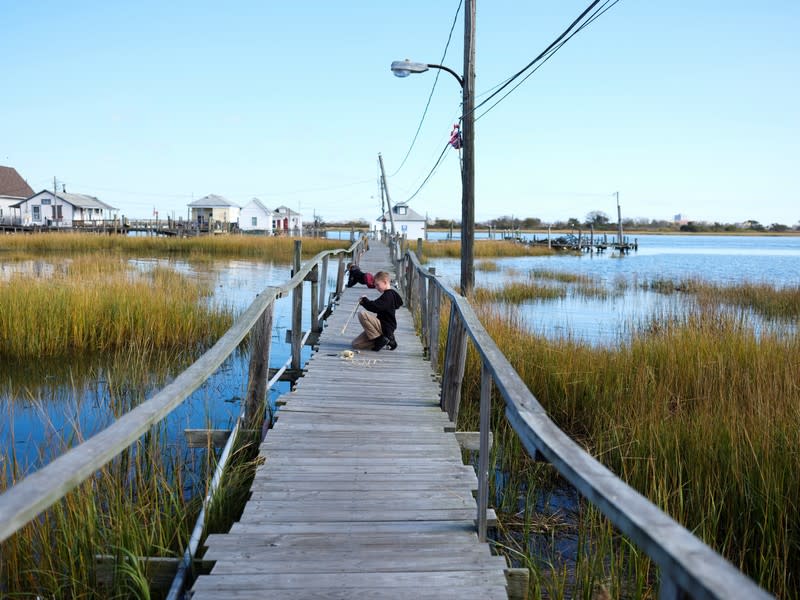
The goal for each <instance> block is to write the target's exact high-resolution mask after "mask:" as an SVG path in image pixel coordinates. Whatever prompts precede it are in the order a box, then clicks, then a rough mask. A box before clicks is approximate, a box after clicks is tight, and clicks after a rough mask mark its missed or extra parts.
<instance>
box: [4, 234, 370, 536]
mask: <svg viewBox="0 0 800 600" xmlns="http://www.w3.org/2000/svg"><path fill="white" fill-rule="evenodd" d="M362 243H363V239H359V240H357V241H356V242H355V243H354V244H352V245H351V246H350V247H349V248H347V249H337V250H326V251H323V252H320V253H319V254H317V255H316V256H314V257H313V258H312V259H311V260H309V261H307V262H306V263H305V265H303V266H302V267H301V268H300V269H297V270H296V272H295V273H294V276H293V277H292V278H291V279H290V280H289V281H287V282H286V283H284V284H283V285H280V286H273V287H269V288H267V289H266V290H264V291H263V292H262V293H261V294H259V295H258V296H257V297H256V299H255V300H254V301H253V302H252V304H250V306H249V307H248V308H247V309H246V310H245V311H244V312H243V313H242V314H241V315H240V316H239V317H238V318H237V319H236V322H235V323H234V324H233V325H232V326H231V328H230V329H229V330H228V331H227V332H225V334H224V335H223V336H222V337H221V338H220V339H219V340H218V341H217V342H216V343H215V344H214V345H213V346H212V347H211V348H210V349H209V350H208V351H206V352H205V353H204V354H203V355H202V356H201V357H200V358H198V359H197V360H196V361H195V362H194V363H192V365H191V366H189V367H188V368H187V369H186V370H185V371H183V372H182V373H181V374H180V375H178V376H177V377H176V378H175V379H174V380H173V381H172V382H171V383H170V384H168V385H167V386H166V387H164V388H163V389H161V390H160V391H159V392H157V393H156V394H155V395H153V396H152V397H151V398H150V399H149V400H146V401H145V402H143V403H142V404H140V405H139V406H137V407H135V408H133V409H132V410H130V411H129V412H127V413H126V414H125V415H123V416H122V417H120V418H119V419H117V420H116V421H115V422H114V423H113V424H111V425H109V426H108V427H107V428H106V429H104V430H103V431H100V432H99V433H97V434H96V435H94V436H92V437H91V438H89V439H88V440H86V441H85V442H83V443H81V444H79V445H78V446H75V447H74V448H71V449H70V450H68V451H67V452H65V453H64V454H62V455H61V456H59V457H58V458H56V459H54V460H53V461H52V462H50V463H49V464H47V465H46V466H44V467H42V468H41V469H39V470H38V471H36V472H34V473H32V474H30V475H28V476H27V477H25V478H24V479H22V480H21V481H19V482H17V483H16V484H15V485H13V486H12V487H11V488H9V489H8V490H6V491H5V492H4V493H3V494H0V542H2V541H3V540H5V539H7V538H8V537H9V536H11V535H12V534H14V533H15V532H16V531H18V530H19V529H20V528H21V527H23V526H24V525H25V524H27V523H28V522H30V521H31V520H33V519H34V518H35V517H36V516H37V515H39V514H40V513H41V512H43V511H44V510H46V509H47V508H49V507H50V506H52V505H53V504H54V503H56V502H57V501H58V500H60V499H61V498H63V497H64V496H65V495H66V494H67V493H69V492H70V491H71V490H73V489H74V488H76V487H77V486H78V485H79V484H80V483H82V482H83V481H85V480H86V479H88V478H89V477H90V476H91V475H92V474H93V473H94V472H96V471H97V470H98V469H100V468H102V467H103V466H105V465H106V464H108V463H109V462H110V461H111V460H112V459H113V458H114V457H115V456H117V455H118V454H119V453H120V452H122V451H123V450H124V449H125V448H127V447H128V446H130V445H131V444H132V443H133V442H135V441H136V440H137V439H138V438H139V437H140V436H141V435H143V434H144V433H145V432H146V431H147V430H148V429H149V428H150V427H151V426H153V425H155V424H156V423H158V422H159V421H161V420H162V419H164V418H165V417H166V416H167V415H168V414H169V413H170V412H172V411H173V410H174V409H175V408H177V407H178V406H179V405H180V403H181V402H183V401H184V400H185V399H186V398H187V397H188V396H189V395H190V394H191V393H192V392H194V391H195V390H196V389H197V388H199V387H200V386H201V385H202V384H203V382H205V380H206V379H208V377H210V376H211V375H212V374H213V373H214V372H215V371H216V370H217V368H219V366H220V365H221V364H222V363H223V361H224V360H225V359H227V358H228V356H229V355H230V354H231V353H232V352H233V351H234V350H236V348H237V347H238V345H239V343H240V342H241V341H242V340H243V339H244V338H245V336H246V335H247V334H248V333H249V332H250V330H251V329H252V328H253V326H254V325H255V324H256V322H257V321H258V320H259V318H260V317H261V316H262V314H263V313H264V311H265V310H266V309H267V307H268V306H270V305H271V304H272V303H273V302H274V301H275V300H276V299H277V298H281V297H283V296H286V295H288V293H289V292H290V291H292V290H293V289H295V288H296V287H298V286H302V284H303V281H304V280H305V279H306V277H307V276H308V275H309V273H310V272H311V271H312V269H315V268H316V266H317V264H318V263H319V262H320V261H321V260H322V258H323V257H325V256H328V257H330V256H334V255H339V254H341V255H344V254H354V253H356V252H358V251H359V250H360V249H361V244H362ZM340 260H341V259H340ZM337 291H338V292H340V291H341V289H339V288H338V287H337Z"/></svg>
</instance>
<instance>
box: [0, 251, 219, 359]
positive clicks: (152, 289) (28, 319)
mask: <svg viewBox="0 0 800 600" xmlns="http://www.w3.org/2000/svg"><path fill="white" fill-rule="evenodd" d="M17 237H22V236H17ZM208 294H209V289H208V287H207V286H206V285H205V284H201V283H199V282H198V281H196V280H193V279H191V278H189V277H188V276H186V275H184V274H181V273H178V272H175V271H173V270H171V269H168V268H166V267H155V268H153V269H152V270H150V271H144V272H142V271H134V270H132V269H131V268H130V267H129V266H128V265H127V263H126V262H125V261H124V260H123V259H121V258H119V257H111V258H99V257H83V258H78V259H74V260H72V261H64V262H60V263H56V268H55V271H54V273H53V275H52V276H51V277H47V278H35V277H26V276H22V275H16V276H14V277H13V278H12V279H11V280H10V281H9V282H7V283H6V284H0V359H3V360H7V361H20V360H26V359H36V358H42V357H51V356H58V355H66V354H70V353H73V354H78V353H81V354H82V353H107V352H113V351H116V350H118V349H120V348H124V347H128V346H133V347H137V348H140V349H141V350H142V351H145V352H147V351H149V350H154V349H172V350H175V351H184V350H187V349H193V348H195V347H196V346H197V345H198V344H204V343H208V342H209V341H211V340H214V339H216V338H217V337H219V336H220V335H221V334H222V333H223V332H224V331H225V330H226V329H227V328H228V327H230V324H231V323H232V319H233V315H232V311H231V310H229V309H225V308H223V307H212V306H210V305H208V304H207V303H206V302H201V301H200V300H201V299H202V298H203V297H204V296H206V295H208Z"/></svg>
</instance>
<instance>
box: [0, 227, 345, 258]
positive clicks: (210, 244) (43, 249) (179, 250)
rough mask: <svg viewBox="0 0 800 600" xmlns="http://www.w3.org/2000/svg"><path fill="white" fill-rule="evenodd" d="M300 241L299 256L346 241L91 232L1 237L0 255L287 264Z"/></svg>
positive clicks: (305, 255)
mask: <svg viewBox="0 0 800 600" xmlns="http://www.w3.org/2000/svg"><path fill="white" fill-rule="evenodd" d="M296 239H300V240H301V241H302V242H303V256H304V257H310V256H314V255H315V254H318V253H319V252H322V251H323V250H332V249H336V248H347V247H349V246H350V243H349V241H340V240H328V239H324V238H290V237H274V236H270V237H266V236H255V235H206V236H197V237H191V238H179V237H160V236H142V237H128V236H120V235H97V234H92V233H40V234H32V235H9V236H4V238H3V248H2V250H0V255H4V253H5V252H8V253H9V255H12V256H17V257H18V256H20V255H24V256H27V255H38V256H41V255H52V254H58V255H59V256H64V255H69V256H74V255H76V254H84V253H101V252H102V253H109V252H112V253H119V254H122V255H125V256H131V255H135V256H192V255H200V256H203V255H205V256H238V257H251V258H262V259H267V260H271V261H275V262H284V263H288V262H290V261H291V260H292V256H293V255H294V241H295V240H296Z"/></svg>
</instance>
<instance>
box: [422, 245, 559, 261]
mask: <svg viewBox="0 0 800 600" xmlns="http://www.w3.org/2000/svg"><path fill="white" fill-rule="evenodd" d="M473 250H474V255H475V258H497V257H501V256H551V255H554V254H555V253H556V251H555V250H551V249H549V248H541V247H538V246H529V245H527V244H518V243H516V242H504V241H494V240H477V241H476V242H475V245H474V247H473ZM422 254H423V256H424V257H425V260H429V259H431V258H458V257H460V256H461V242H460V241H458V240H456V241H448V242H423V244H422Z"/></svg>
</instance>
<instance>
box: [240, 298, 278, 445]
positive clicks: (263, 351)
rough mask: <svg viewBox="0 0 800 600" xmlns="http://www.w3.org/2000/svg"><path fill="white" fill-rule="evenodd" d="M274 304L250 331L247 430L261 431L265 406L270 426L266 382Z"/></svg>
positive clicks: (246, 397)
mask: <svg viewBox="0 0 800 600" xmlns="http://www.w3.org/2000/svg"><path fill="white" fill-rule="evenodd" d="M274 309H275V302H274V301H272V302H270V304H269V306H267V308H266V309H265V310H264V312H263V313H262V314H261V316H260V317H259V318H258V321H256V324H255V325H254V326H253V329H251V330H250V368H249V370H248V377H247V395H246V396H245V423H246V425H245V426H246V428H247V429H256V430H259V431H261V426H262V421H263V418H264V416H263V415H264V413H263V412H262V410H263V408H264V406H265V404H266V405H267V410H268V413H267V421H268V424H269V425H271V424H272V412H271V411H269V405H268V404H267V382H268V381H269V349H270V348H269V346H270V339H271V337H272V315H273V313H274Z"/></svg>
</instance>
